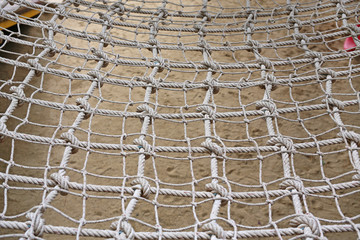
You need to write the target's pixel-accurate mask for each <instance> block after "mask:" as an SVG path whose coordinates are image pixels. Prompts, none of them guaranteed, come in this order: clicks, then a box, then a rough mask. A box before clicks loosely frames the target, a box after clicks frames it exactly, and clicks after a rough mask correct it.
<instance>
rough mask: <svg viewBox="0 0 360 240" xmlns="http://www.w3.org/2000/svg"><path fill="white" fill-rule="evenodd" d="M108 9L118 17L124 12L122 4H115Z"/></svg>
mask: <svg viewBox="0 0 360 240" xmlns="http://www.w3.org/2000/svg"><path fill="white" fill-rule="evenodd" d="M110 8H111V9H112V10H113V11H114V12H116V13H117V14H118V15H119V16H121V15H123V14H124V12H125V7H124V4H123V3H121V2H116V3H114V4H112V5H111V6H110Z"/></svg>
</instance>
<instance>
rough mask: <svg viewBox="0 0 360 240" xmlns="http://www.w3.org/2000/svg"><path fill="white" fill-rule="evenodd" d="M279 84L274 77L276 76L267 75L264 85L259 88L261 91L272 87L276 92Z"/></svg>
mask: <svg viewBox="0 0 360 240" xmlns="http://www.w3.org/2000/svg"><path fill="white" fill-rule="evenodd" d="M277 84H278V81H277V79H276V77H275V76H274V74H270V73H267V74H266V76H265V81H264V84H262V85H259V87H260V88H261V89H265V88H266V86H267V85H271V90H276V89H277Z"/></svg>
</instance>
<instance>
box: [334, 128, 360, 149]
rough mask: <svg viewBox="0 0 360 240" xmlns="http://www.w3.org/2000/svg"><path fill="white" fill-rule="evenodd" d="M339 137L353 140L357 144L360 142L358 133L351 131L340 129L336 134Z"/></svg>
mask: <svg viewBox="0 0 360 240" xmlns="http://www.w3.org/2000/svg"><path fill="white" fill-rule="evenodd" d="M337 135H338V136H339V137H343V138H345V139H346V140H348V141H354V142H355V143H356V144H357V145H358V146H359V143H360V134H358V133H356V132H353V131H342V132H339V133H338V134H337Z"/></svg>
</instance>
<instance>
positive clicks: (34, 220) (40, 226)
mask: <svg viewBox="0 0 360 240" xmlns="http://www.w3.org/2000/svg"><path fill="white" fill-rule="evenodd" d="M26 218H27V219H29V220H30V221H31V222H28V224H29V225H30V227H29V229H28V230H27V231H26V233H25V235H27V236H36V237H41V236H42V235H43V234H44V229H45V220H44V219H43V218H42V213H41V212H39V211H36V212H28V213H27V214H26Z"/></svg>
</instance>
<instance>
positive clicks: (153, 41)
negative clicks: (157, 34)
mask: <svg viewBox="0 0 360 240" xmlns="http://www.w3.org/2000/svg"><path fill="white" fill-rule="evenodd" d="M148 43H149V45H151V46H157V45H159V41H158V40H157V39H150V40H149V41H148Z"/></svg>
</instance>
